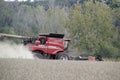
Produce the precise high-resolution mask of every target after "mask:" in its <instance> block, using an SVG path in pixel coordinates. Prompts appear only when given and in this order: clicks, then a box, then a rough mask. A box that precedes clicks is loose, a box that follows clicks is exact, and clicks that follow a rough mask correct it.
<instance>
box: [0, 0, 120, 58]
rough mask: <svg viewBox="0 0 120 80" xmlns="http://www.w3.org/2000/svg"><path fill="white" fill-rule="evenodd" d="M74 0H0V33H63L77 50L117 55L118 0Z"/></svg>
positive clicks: (119, 51) (119, 38)
mask: <svg viewBox="0 0 120 80" xmlns="http://www.w3.org/2000/svg"><path fill="white" fill-rule="evenodd" d="M75 1H76V2H72V1H71V2H70V1H69V0H65V1H64V0H54V2H44V3H43V2H42V3H18V2H12V3H11V2H4V1H0V14H1V15H0V33H10V34H17V35H24V36H33V35H36V34H38V33H50V32H52V33H64V34H66V35H67V37H70V38H71V47H72V49H74V50H76V51H79V52H80V53H81V52H86V53H87V54H91V55H93V54H101V55H102V56H104V57H114V58H118V57H120V14H119V13H120V2H119V0H109V3H104V2H101V1H100V0H79V1H77V0H75ZM80 1H81V2H80ZM54 3H55V4H54ZM53 4H54V6H52V5H53Z"/></svg>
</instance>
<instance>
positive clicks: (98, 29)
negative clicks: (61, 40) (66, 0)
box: [65, 1, 118, 57]
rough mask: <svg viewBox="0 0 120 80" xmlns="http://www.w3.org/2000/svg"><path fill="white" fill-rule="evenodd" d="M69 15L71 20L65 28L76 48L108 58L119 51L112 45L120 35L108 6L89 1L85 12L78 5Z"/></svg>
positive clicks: (85, 6)
mask: <svg viewBox="0 0 120 80" xmlns="http://www.w3.org/2000/svg"><path fill="white" fill-rule="evenodd" d="M69 13H70V14H69V18H70V19H69V20H68V21H67V22H66V24H65V26H66V27H67V28H68V30H69V32H70V37H71V38H72V40H73V45H74V47H77V48H78V50H85V51H89V52H92V53H97V54H102V55H103V56H108V57H110V56H111V54H112V53H116V52H117V51H118V49H116V48H114V46H113V44H112V43H113V41H114V40H116V37H117V35H118V33H117V29H116V28H115V27H114V26H113V24H112V11H111V9H110V8H109V7H108V6H107V5H106V4H104V3H100V2H98V1H96V2H95V3H94V4H93V2H92V1H87V2H86V3H85V5H84V10H83V7H82V6H81V5H80V4H76V5H75V6H74V7H72V8H71V9H70V12H69ZM105 51H106V52H105Z"/></svg>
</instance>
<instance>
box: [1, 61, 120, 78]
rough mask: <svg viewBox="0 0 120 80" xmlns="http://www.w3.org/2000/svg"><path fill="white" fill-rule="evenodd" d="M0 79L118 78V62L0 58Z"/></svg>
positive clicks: (119, 66)
mask: <svg viewBox="0 0 120 80" xmlns="http://www.w3.org/2000/svg"><path fill="white" fill-rule="evenodd" d="M0 80H120V62H95V61H57V60H30V59H0Z"/></svg>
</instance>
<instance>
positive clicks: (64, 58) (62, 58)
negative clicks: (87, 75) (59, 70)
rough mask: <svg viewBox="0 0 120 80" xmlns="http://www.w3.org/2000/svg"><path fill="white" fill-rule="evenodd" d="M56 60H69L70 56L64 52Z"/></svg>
mask: <svg viewBox="0 0 120 80" xmlns="http://www.w3.org/2000/svg"><path fill="white" fill-rule="evenodd" d="M56 59H58V60H69V56H68V55H67V54H65V53H63V52H60V53H58V54H57V55H56Z"/></svg>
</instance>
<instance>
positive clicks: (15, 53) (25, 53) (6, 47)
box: [0, 42, 34, 59]
mask: <svg viewBox="0 0 120 80" xmlns="http://www.w3.org/2000/svg"><path fill="white" fill-rule="evenodd" d="M0 58H20V59H34V57H33V54H32V52H30V51H29V49H28V48H27V47H25V46H24V45H22V44H15V43H11V42H0Z"/></svg>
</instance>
